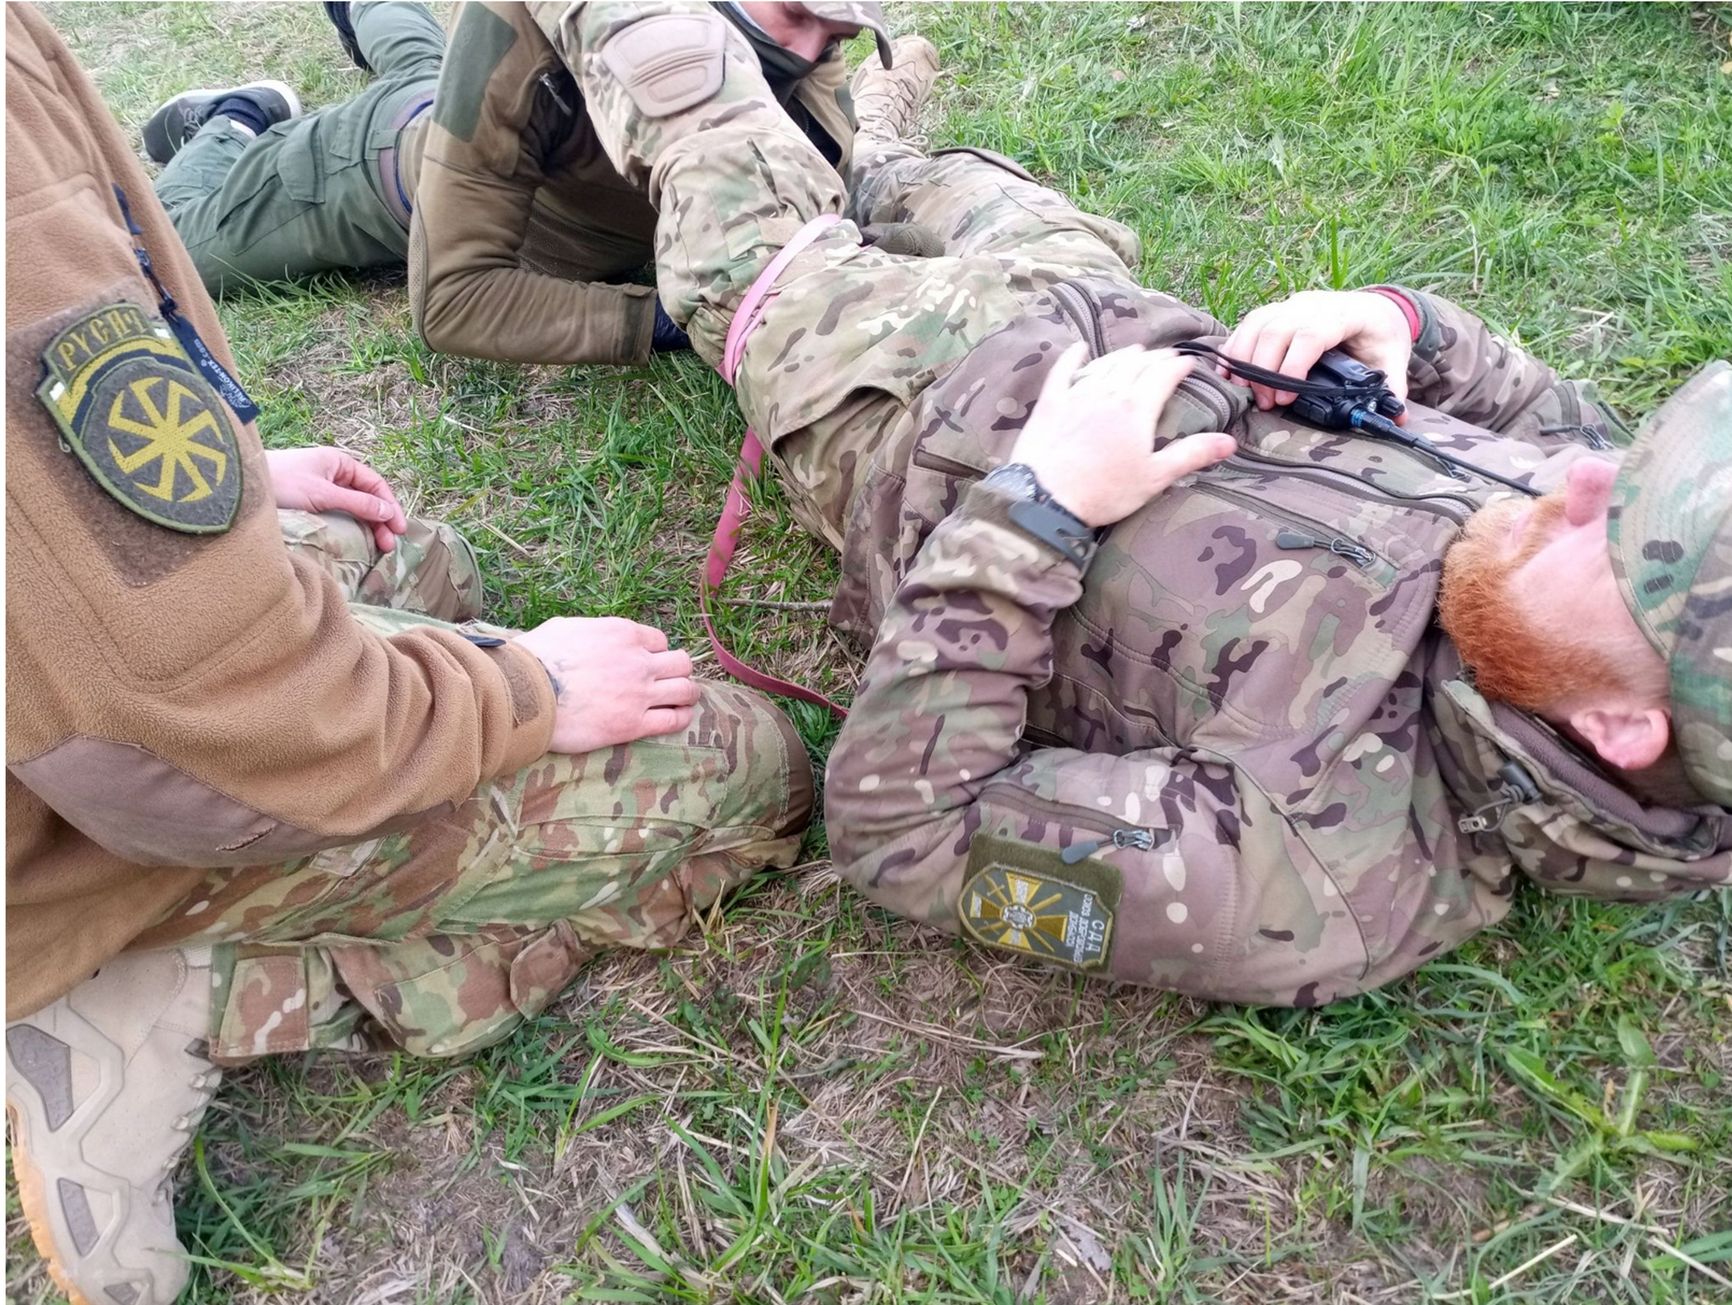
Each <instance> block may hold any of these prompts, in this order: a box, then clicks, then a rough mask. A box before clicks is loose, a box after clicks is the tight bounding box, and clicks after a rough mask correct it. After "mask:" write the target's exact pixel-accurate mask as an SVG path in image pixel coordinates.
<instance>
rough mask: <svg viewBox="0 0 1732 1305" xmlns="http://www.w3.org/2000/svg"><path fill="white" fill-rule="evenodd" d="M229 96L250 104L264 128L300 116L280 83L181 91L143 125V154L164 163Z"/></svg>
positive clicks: (298, 105) (293, 98) (292, 97)
mask: <svg viewBox="0 0 1732 1305" xmlns="http://www.w3.org/2000/svg"><path fill="white" fill-rule="evenodd" d="M231 96H233V97H236V98H239V99H244V100H250V101H251V102H252V104H253V107H254V108H256V109H257V110H258V116H259V117H260V118H261V119H263V121H264V123H265V126H267V127H274V126H276V124H277V123H279V122H287V121H288V120H289V119H291V118H298V117H300V116H301V100H300V97H299V96H298V95H296V94H295V92H294V90H293V88H291V87H290V86H289V85H288V84H287V83H284V82H269V81H266V82H247V83H246V84H245V85H244V86H212V87H206V88H205V89H203V90H197V91H182V92H181V93H180V94H179V95H177V96H175V97H174V98H173V99H172V100H169V101H168V102H167V103H165V104H164V105H163V106H162V107H161V108H160V109H158V110H157V111H156V112H155V113H153V114H151V115H150V121H149V122H147V123H145V124H144V152H145V153H146V154H148V155H150V158H151V161H152V162H153V163H167V162H168V161H169V160H170V159H172V158H173V157H174V156H175V155H176V154H178V153H180V149H181V146H183V145H185V144H186V143H187V142H188V141H189V140H191V139H192V138H193V137H194V136H195V135H197V134H198V129H199V128H200V127H202V126H204V125H205V123H207V122H209V121H210V119H211V115H212V114H213V113H215V112H216V107H217V105H219V104H221V103H222V102H223V101H224V100H226V99H228V98H230V97H231Z"/></svg>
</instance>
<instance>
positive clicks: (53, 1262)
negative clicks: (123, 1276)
mask: <svg viewBox="0 0 1732 1305" xmlns="http://www.w3.org/2000/svg"><path fill="white" fill-rule="evenodd" d="M6 1118H7V1120H8V1121H9V1122H10V1124H11V1125H12V1177H13V1179H14V1180H15V1181H16V1182H17V1184H18V1204H19V1207H20V1208H21V1209H22V1210H23V1211H24V1222H25V1224H26V1225H27V1226H28V1227H29V1229H30V1241H31V1243H32V1244H33V1245H34V1246H35V1247H36V1253H37V1254H38V1255H40V1256H41V1257H42V1263H44V1264H45V1265H47V1266H48V1276H49V1278H50V1279H52V1280H53V1282H54V1285H55V1286H56V1287H58V1288H60V1291H61V1294H62V1295H64V1296H65V1297H66V1300H67V1305H98V1303H97V1302H95V1301H92V1300H91V1299H90V1297H88V1296H86V1295H85V1294H84V1293H83V1292H81V1291H79V1290H78V1288H77V1287H75V1286H74V1285H73V1284H72V1283H71V1281H69V1280H68V1279H67V1277H66V1275H65V1274H64V1273H62V1272H61V1271H60V1259H59V1257H58V1255H57V1254H56V1253H55V1246H54V1227H55V1219H54V1213H53V1209H52V1205H51V1203H50V1202H49V1200H48V1194H47V1192H46V1191H44V1184H43V1181H42V1171H41V1170H40V1169H38V1168H37V1167H36V1166H35V1165H34V1164H31V1163H30V1162H29V1160H30V1151H29V1148H28V1146H26V1144H25V1138H24V1128H23V1125H22V1121H21V1118H20V1115H19V1111H18V1108H17V1107H16V1106H14V1105H12V1104H11V1103H10V1102H8V1103H7V1106H6ZM20 1161H23V1163H20ZM69 1235H70V1234H69Z"/></svg>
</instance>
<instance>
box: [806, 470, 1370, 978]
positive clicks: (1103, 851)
mask: <svg viewBox="0 0 1732 1305" xmlns="http://www.w3.org/2000/svg"><path fill="white" fill-rule="evenodd" d="M1081 592H1082V581H1081V576H1080V574H1079V573H1078V570H1077V567H1076V565H1075V564H1074V563H1072V562H1071V561H1069V560H1068V559H1066V558H1064V557H1061V556H1060V555H1059V554H1058V553H1057V552H1056V551H1054V550H1053V549H1052V548H1050V547H1049V546H1047V545H1045V544H1041V543H1037V542H1036V541H1034V540H1033V539H1031V538H1029V537H1028V536H1027V535H1025V534H1024V533H1023V532H1022V531H1020V530H1018V529H1017V528H1016V527H1014V526H1013V525H1011V524H1010V522H1009V518H1008V504H1007V503H1006V501H1005V499H1004V498H1003V497H1002V496H1001V495H1000V494H998V493H997V492H996V491H995V490H994V489H993V488H992V487H990V486H983V485H978V484H977V485H974V486H972V487H971V488H970V489H969V490H968V491H967V493H966V495H965V496H964V499H963V502H962V505H961V506H960V507H959V509H958V510H957V511H956V512H955V513H954V514H953V515H952V516H950V517H949V518H948V519H947V520H946V521H945V522H944V523H942V524H941V525H940V526H939V527H938V529H937V530H936V531H934V532H933V534H932V536H931V538H930V539H929V540H928V541H927V543H926V545H925V547H924V548H923V550H922V551H921V553H920V556H919V558H918V559H917V560H916V563H915V565H914V567H913V569H912V570H911V571H910V572H909V574H908V576H907V577H906V579H905V580H904V581H903V583H902V585H901V587H900V589H899V590H898V591H897V595H896V598H895V600H894V602H893V603H892V605H891V607H890V610H889V611H888V612H887V614H886V616H885V619H884V624H883V626H882V627H881V629H880V632H879V636H878V640H877V644H876V646H875V648H874V650H873V653H872V657H871V660H870V662H869V664H868V666H867V671H866V678H865V681H864V683H863V685H862V687H861V691H860V694H859V696H858V697H857V698H856V700H855V703H854V708H853V712H852V714H851V716H850V718H849V720H848V723H847V725H846V726H845V727H844V728H843V730H842V735H841V738H840V739H839V740H838V742H837V745H836V748H835V751H834V752H833V753H832V754H831V757H830V765H829V773H828V778H827V783H826V794H825V802H826V812H827V823H828V827H829V831H830V840H831V848H832V850H833V852H834V854H835V857H836V860H837V864H838V866H839V868H840V871H841V873H842V875H843V877H844V878H846V879H848V880H849V881H850V882H851V883H853V884H854V885H855V886H856V887H857V888H859V889H860V891H861V892H863V893H865V894H866V895H867V896H868V897H870V898H872V899H873V900H874V901H876V902H878V903H880V904H881V905H883V906H886V907H888V908H889V909H891V910H893V911H896V912H899V913H901V914H903V915H907V916H910V917H912V918H914V919H916V920H920V921H924V922H926V923H929V924H934V925H937V926H938V927H940V928H942V929H945V930H947V931H949V932H952V933H958V932H961V933H966V934H967V935H969V936H971V937H973V938H975V939H977V940H979V941H982V942H986V943H989V944H992V945H996V946H998V947H1001V948H1004V949H1006V950H1009V951H1012V952H1016V953H1020V954H1022V955H1024V956H1028V957H1032V958H1035V959H1039V960H1045V961H1048V962H1052V963H1058V964H1064V965H1068V966H1071V967H1074V968H1077V969H1080V970H1083V971H1085V972H1098V973H1101V974H1104V975H1109V976H1111V977H1113V978H1118V979H1123V980H1127V981H1129V982H1134V983H1142V984H1153V985H1157V986H1160V987H1165V988H1172V989H1175V990H1178V991H1181V992H1187V993H1191V994H1193V995H1195V996H1199V997H1206V998H1213V999H1222V1000H1233V1001H1247V1002H1260V1003H1270V1004H1281V1005H1294V1004H1299V1005H1310V1004H1314V1003H1317V1002H1321V1001H1328V1000H1331V999H1333V998H1334V997H1337V996H1341V995H1344V994H1346V993H1348V992H1351V991H1355V990H1357V988H1358V987H1359V986H1360V985H1361V983H1362V982H1363V979H1364V975H1365V950H1364V946H1363V944H1362V942H1361V941H1360V940H1359V936H1358V931H1357V929H1356V927H1355V926H1354V925H1353V924H1352V923H1351V921H1350V920H1345V919H1343V914H1344V913H1343V912H1341V911H1340V910H1339V903H1338V902H1336V903H1333V904H1331V903H1326V902H1324V901H1323V900H1322V897H1323V896H1326V895H1327V890H1326V889H1323V888H1321V887H1319V885H1320V884H1321V883H1322V882H1323V881H1324V879H1325V878H1326V877H1325V876H1322V875H1321V874H1320V870H1319V868H1318V867H1317V866H1316V865H1315V863H1314V862H1313V861H1311V860H1310V857H1309V854H1308V853H1307V852H1306V851H1305V850H1304V848H1303V846H1302V845H1301V844H1299V843H1298V842H1297V840H1289V839H1288V838H1287V836H1286V828H1285V824H1284V822H1283V821H1282V820H1281V819H1280V817H1279V816H1278V815H1277V814H1276V813H1275V812H1274V811H1272V810H1270V809H1269V808H1268V806H1267V804H1266V803H1265V802H1264V801H1263V800H1262V797H1261V795H1260V794H1259V793H1258V792H1257V790H1256V789H1255V788H1254V787H1251V786H1249V785H1247V784H1244V783H1243V781H1242V777H1241V776H1239V775H1238V774H1237V773H1236V772H1235V771H1234V770H1233V768H1232V767H1230V766H1227V765H1224V764H1220V763H1217V762H1212V761H1208V760H1204V759H1202V758H1199V757H1196V756H1192V755H1187V754H1185V753H1184V752H1182V751H1180V750H1178V749H1166V748H1161V749H1148V750H1145V751H1140V752H1133V753H1128V754H1125V755H1123V756H1109V755H1104V754H1095V753H1086V752H1081V751H1076V750H1072V749H1062V748H1048V749H1040V750H1035V751H1032V752H1030V751H1025V750H1024V749H1023V748H1022V746H1021V736H1022V731H1023V725H1024V719H1025V709H1026V703H1027V696H1028V692H1029V690H1030V689H1031V688H1034V687H1037V686H1039V685H1041V684H1043V683H1045V682H1046V680H1047V679H1048V677H1049V676H1050V674H1051V671H1052V622H1053V618H1054V616H1055V614H1056V613H1057V612H1058V611H1060V610H1061V609H1063V608H1065V607H1067V606H1069V605H1070V604H1071V603H1073V602H1075V601H1076V599H1077V598H1078V596H1079V595H1080V594H1081ZM1264 926H1274V927H1264Z"/></svg>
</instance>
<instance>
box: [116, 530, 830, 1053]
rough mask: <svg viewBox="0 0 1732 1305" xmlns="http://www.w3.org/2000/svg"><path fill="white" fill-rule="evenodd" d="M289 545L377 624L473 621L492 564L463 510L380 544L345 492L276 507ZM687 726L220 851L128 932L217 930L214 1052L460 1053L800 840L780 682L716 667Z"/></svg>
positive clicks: (650, 942) (807, 786)
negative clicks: (236, 863)
mask: <svg viewBox="0 0 1732 1305" xmlns="http://www.w3.org/2000/svg"><path fill="white" fill-rule="evenodd" d="M281 518H282V526H283V533H284V536H285V538H286V540H287V542H288V544H289V548H290V550H291V552H293V553H295V554H296V555H298V556H300V557H304V558H307V559H310V560H311V561H313V562H314V563H316V564H317V565H318V566H319V567H321V568H322V569H323V570H325V571H326V572H328V573H329V574H331V575H332V576H334V577H335V578H336V579H337V581H338V582H339V583H340V584H341V585H342V586H343V589H344V591H345V593H346V594H347V595H348V596H349V598H350V601H351V610H353V611H354V613H355V615H356V617H357V619H359V620H360V621H362V622H363V623H364V624H365V625H367V626H369V627H371V628H373V629H375V630H377V631H379V632H380V633H383V634H389V633H391V632H392V631H394V630H399V629H402V628H404V627H405V626H407V625H410V624H413V623H425V622H428V621H430V620H441V621H451V622H467V623H468V624H466V626H465V628H467V629H472V630H481V631H483V632H486V633H497V634H502V635H504V634H509V633H510V632H509V631H503V630H495V629H494V628H493V627H489V626H479V625H476V624H474V618H475V617H476V616H477V615H478V614H479V611H480V599H481V583H480V575H479V572H478V571H477V569H476V564H475V557H474V554H473V552H472V551H471V550H470V548H469V545H468V544H467V543H466V542H465V541H464V540H463V538H462V536H461V535H459V534H458V533H457V532H456V531H455V530H453V529H451V528H450V527H449V526H444V525H438V524H434V523H431V522H427V521H422V520H416V519H411V521H410V522H409V532H408V534H407V535H406V536H404V537H403V538H402V539H400V540H399V541H398V544H397V547H396V548H395V549H394V550H393V551H392V552H390V553H386V554H384V555H380V553H379V552H378V550H377V548H376V547H375V546H374V544H373V542H372V538H371V531H370V530H367V529H363V528H362V527H361V526H360V525H359V524H358V523H357V522H355V521H354V520H353V519H352V518H350V517H347V516H342V515H340V514H324V515H320V516H314V515H312V514H309V513H302V512H284V513H282V514H281ZM703 690H704V692H703V697H702V699H701V700H700V701H699V703H698V707H697V713H696V717H695V719H694V720H693V722H692V725H691V727H690V728H689V729H688V730H687V731H686V732H685V733H684V734H676V735H670V736H667V737H663V738H651V739H645V740H642V741H641V742H638V743H633V744H629V745H626V746H623V747H617V748H610V749H603V750H601V751H597V752H592V753H587V754H585V755H582V756H565V755H556V754H551V753H550V754H548V755H547V756H544V757H543V758H542V759H541V760H540V761H538V762H536V763H535V764H534V765H532V766H530V767H528V768H527V769H525V770H523V771H521V772H519V773H517V774H515V775H508V776H503V777H501V778H499V779H496V780H494V781H492V782H490V783H487V784H483V785H482V786H481V787H480V788H479V789H477V790H476V791H475V793H474V794H473V795H472V796H471V797H470V798H469V800H468V801H467V802H465V803H464V804H463V805H462V806H460V807H459V808H457V810H456V811H454V812H452V813H451V814H449V815H445V816H438V817H430V818H424V819H422V820H420V821H418V822H416V823H415V824H414V825H413V826H411V827H410V828H407V829H405V830H403V831H402V832H400V833H395V834H387V835H385V836H384V837H381V838H373V839H369V840H367V841H366V842H363V843H357V844H355V845H353V846H349V847H339V848H333V849H330V850H328V851H324V852H320V853H318V854H317V855H315V856H311V857H306V858H303V859H300V860H296V861H292V862H289V863H288V864H286V865H281V866H268V867H258V868H254V869H248V870H241V871H234V870H220V871H213V872H212V873H211V874H210V875H209V876H208V877H207V878H206V880H205V881H204V883H203V884H202V885H200V887H199V888H198V889H197V890H196V891H194V892H192V893H190V894H189V895H188V896H187V897H186V899H185V900H184V901H183V902H182V903H181V904H180V905H179V906H178V907H177V908H176V909H175V910H174V911H173V912H171V913H170V914H169V916H168V917H166V918H165V919H164V920H163V921H162V922H161V923H159V924H157V925H155V926H153V927H152V928H151V929H150V930H149V931H148V932H147V933H146V934H145V935H144V936H143V937H141V938H140V939H139V940H138V941H137V942H136V943H135V944H134V946H135V947H138V948H152V947H164V946H175V947H187V946H194V947H196V946H203V945H213V944H214V945H215V947H214V951H213V963H212V1016H211V1054H212V1057H213V1059H216V1060H217V1061H219V1062H222V1063H235V1062H238V1061H243V1060H246V1059H248V1058H251V1057H253V1056H260V1055H268V1054H271V1053H273V1052H282V1051H299V1050H305V1049H308V1048H314V1047H320V1048H347V1049H361V1048H365V1047H371V1046H377V1045H381V1044H384V1043H387V1042H390V1043H396V1044H398V1045H400V1046H402V1047H404V1048H405V1049H407V1050H409V1051H411V1052H415V1053H417V1054H422V1055H430V1056H456V1055H462V1054H464V1053H467V1052H470V1051H474V1050H476V1049H478V1048H480V1047H484V1046H486V1045H488V1044H489V1043H492V1042H495V1041H497V1040H499V1039H500V1038H502V1037H504V1036H506V1035H507V1034H508V1033H510V1032H511V1031H512V1030H513V1029H514V1028H516V1027H517V1026H518V1025H519V1024H520V1023H522V1021H523V1020H524V1019H526V1018H527V1017H530V1016H533V1015H535V1014H537V1013H539V1012H540V1011H541V1010H542V1009H543V1008H544V1007H545V1006H546V1005H547V1004H548V1003H549V1002H550V1001H551V1000H552V999H553V998H554V997H555V996H556V995H558V993H559V992H560V990H561V989H563V988H564V987H565V986H566V985H567V984H568V983H569V982H570V981H571V980H572V978H573V977H574V976H575V975H576V974H577V972H578V970H579V969H581V968H582V966H583V965H584V964H585V963H586V962H587V961H588V960H589V959H590V958H591V957H592V956H594V955H595V954H596V953H597V952H598V951H600V950H602V949H604V948H607V947H612V946H626V947H664V946H667V945H669V944H671V943H673V942H674V941H675V940H676V939H678V938H679V937H680V936H681V935H682V934H683V933H685V931H686V929H687V927H688V926H689V924H690V923H691V921H692V920H693V918H694V916H695V913H696V912H697V911H699V910H701V909H703V908H705V907H708V906H709V905H711V904H712V903H714V902H715V901H716V900H717V899H718V898H719V897H720V896H721V895H722V894H723V893H725V892H727V891H728V889H730V888H732V887H733V886H734V885H736V884H738V883H740V882H741V881H742V880H744V879H746V878H748V877H749V876H750V875H752V874H753V873H754V872H756V871H757V870H759V869H762V868H763V867H766V866H776V867H782V868H785V867H788V866H790V865H792V864H793V863H794V861H795V859H796V857H797V856H798V854H799V848H800V837H801V831H802V830H803V829H804V828H805V826H806V822H807V820H808V818H809V816H810V814H811V809H812V801H813V788H812V772H811V765H810V762H809V761H808V759H807V755H806V751H805V748H804V745H803V744H802V743H801V741H800V738H799V736H798V735H797V734H795V732H794V729H793V726H792V725H791V724H790V723H789V721H788V720H787V718H786V717H784V716H783V715H782V714H781V712H779V711H777V710H776V708H775V707H773V706H772V705H771V704H770V703H769V702H768V701H766V700H765V699H763V698H761V697H759V696H758V695H757V694H754V693H751V692H749V691H747V690H744V689H739V688H735V687H732V686H729V685H723V684H708V683H706V684H705V685H704V686H703Z"/></svg>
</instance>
